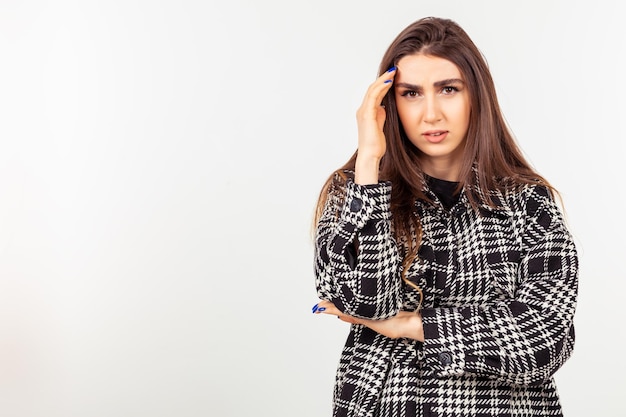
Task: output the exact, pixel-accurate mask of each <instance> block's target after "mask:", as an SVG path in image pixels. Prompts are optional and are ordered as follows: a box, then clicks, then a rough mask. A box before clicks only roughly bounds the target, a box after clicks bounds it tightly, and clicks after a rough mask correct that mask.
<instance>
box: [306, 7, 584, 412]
mask: <svg viewBox="0 0 626 417" xmlns="http://www.w3.org/2000/svg"><path fill="white" fill-rule="evenodd" d="M357 122H358V150H357V152H355V154H354V155H353V156H352V158H351V159H350V160H349V161H348V162H347V163H346V164H345V165H344V166H343V167H341V168H340V169H339V170H338V171H337V172H335V173H333V175H331V176H330V178H329V179H328V181H327V182H326V184H325V186H324V187H323V189H322V191H321V193H320V200H319V202H318V209H317V216H316V262H315V274H316V285H317V292H318V295H319V297H320V299H321V300H322V301H320V302H319V303H318V304H317V305H315V306H314V307H313V312H314V313H315V314H329V315H334V316H338V317H339V318H340V319H342V320H343V321H346V322H349V323H351V324H352V326H351V329H350V334H349V336H348V339H347V341H346V344H345V347H344V349H343V352H342V355H341V359H340V363H339V367H338V370H337V377H336V386H335V391H334V408H333V414H334V415H335V416H358V417H365V416H386V417H387V416H393V417H396V416H439V417H441V416H558V415H562V411H561V407H560V403H559V399H558V394H557V391H556V388H555V385H554V380H553V378H552V375H553V374H554V372H555V371H556V370H557V369H558V368H559V367H560V366H561V365H562V364H563V363H564V362H565V361H566V360H567V359H568V357H569V356H570V354H571V352H572V349H573V345H574V331H573V316H574V310H575V305H576V296H577V275H578V259H577V254H576V248H575V246H574V243H573V241H572V238H571V236H570V234H569V232H568V230H567V229H566V226H565V224H564V220H563V217H562V214H561V212H560V210H559V208H558V206H557V205H556V204H555V201H554V194H555V190H554V189H553V188H552V187H551V186H550V184H549V183H548V182H547V181H546V180H545V179H544V178H542V177H541V176H540V175H539V174H538V173H537V172H535V171H534V170H533V169H532V167H531V166H530V164H529V163H528V162H527V161H526V160H525V159H524V157H523V156H522V153H521V151H520V149H519V148H518V147H517V145H516V143H515V141H514V139H513V137H512V135H511V133H510V132H509V131H508V129H507V127H506V124H505V122H504V118H503V116H502V113H501V111H500V108H499V105H498V101H497V98H496V93H495V88H494V84H493V80H492V78H491V75H490V72H489V69H488V67H487V64H486V63H485V61H484V59H483V57H482V55H481V53H480V52H479V50H478V49H477V48H476V46H475V45H474V43H473V42H472V41H471V40H470V38H469V37H468V35H467V34H466V33H465V32H464V31H463V29H461V28H460V27H459V26H458V25H457V24H456V23H455V22H452V21H450V20H445V19H439V18H425V19H422V20H419V21H417V22H415V23H413V24H411V25H410V26H409V27H407V28H406V29H405V30H404V31H403V32H402V33H400V34H399V35H398V37H397V38H396V39H395V40H394V41H393V42H392V44H391V45H390V47H389V49H388V50H387V52H386V53H385V56H384V57H383V60H382V63H381V66H380V76H379V78H378V79H377V80H376V81H375V82H374V83H373V84H372V85H371V86H370V87H369V89H368V91H367V93H366V95H365V98H364V100H363V102H362V105H361V107H360V108H359V110H358V112H357Z"/></svg>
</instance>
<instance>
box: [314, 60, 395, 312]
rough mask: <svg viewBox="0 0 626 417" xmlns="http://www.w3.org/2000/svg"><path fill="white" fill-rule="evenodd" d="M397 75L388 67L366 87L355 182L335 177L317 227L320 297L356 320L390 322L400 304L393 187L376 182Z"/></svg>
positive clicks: (360, 112) (359, 129) (316, 273)
mask: <svg viewBox="0 0 626 417" xmlns="http://www.w3.org/2000/svg"><path fill="white" fill-rule="evenodd" d="M395 72H396V71H395V68H392V69H390V70H389V71H387V72H386V73H384V74H383V75H381V76H380V77H378V79H376V81H375V82H374V83H372V85H370V87H369V88H368V90H367V93H366V95H365V97H364V99H363V102H362V104H361V106H360V107H359V109H358V111H357V114H356V116H357V127H358V137H359V138H358V139H359V145H358V152H357V158H356V163H355V172H354V179H351V178H349V179H347V181H345V182H344V181H340V180H339V179H338V178H337V177H335V178H334V180H333V181H334V182H333V184H332V185H331V187H329V195H328V198H327V200H326V205H325V207H324V211H323V214H322V216H321V218H320V220H319V222H318V225H317V233H316V245H315V247H316V256H315V276H316V285H317V291H318V295H319V297H320V298H321V299H322V300H327V301H330V302H332V303H333V304H334V305H335V306H336V307H337V308H338V309H339V310H341V311H342V312H343V313H345V314H348V315H350V316H354V317H360V318H368V319H385V318H389V317H392V316H394V315H396V314H397V313H398V311H399V308H400V305H401V297H400V278H399V272H398V270H399V256H398V248H397V246H396V243H395V241H394V239H393V237H392V234H391V215H390V199H391V184H390V183H379V181H378V170H379V163H380V160H381V158H382V157H383V155H384V154H385V151H386V140H385V135H384V133H383V126H384V124H385V118H386V114H385V109H384V108H383V107H381V102H382V100H383V97H384V96H385V94H387V92H388V91H389V88H390V87H391V84H392V82H393V78H394V75H395Z"/></svg>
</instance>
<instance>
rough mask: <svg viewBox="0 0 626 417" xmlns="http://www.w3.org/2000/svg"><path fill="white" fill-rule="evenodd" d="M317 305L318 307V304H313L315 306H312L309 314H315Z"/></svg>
mask: <svg viewBox="0 0 626 417" xmlns="http://www.w3.org/2000/svg"><path fill="white" fill-rule="evenodd" d="M318 305H319V304H315V305H314V306H313V309H312V311H311V313H315V312H316V311H317V306H318Z"/></svg>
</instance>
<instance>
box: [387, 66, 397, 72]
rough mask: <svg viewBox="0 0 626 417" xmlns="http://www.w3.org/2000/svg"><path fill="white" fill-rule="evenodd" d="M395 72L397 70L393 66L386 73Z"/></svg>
mask: <svg viewBox="0 0 626 417" xmlns="http://www.w3.org/2000/svg"><path fill="white" fill-rule="evenodd" d="M395 70H397V68H396V67H395V65H394V66H393V67H391V68H389V69H388V70H387V72H394V71H395Z"/></svg>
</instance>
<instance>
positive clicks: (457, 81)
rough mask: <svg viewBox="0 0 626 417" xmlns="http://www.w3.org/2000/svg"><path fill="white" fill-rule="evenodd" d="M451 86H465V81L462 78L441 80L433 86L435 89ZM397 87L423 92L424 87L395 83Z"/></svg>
mask: <svg viewBox="0 0 626 417" xmlns="http://www.w3.org/2000/svg"><path fill="white" fill-rule="evenodd" d="M450 84H464V82H463V80H462V79H460V78H448V79H446V80H441V81H435V82H434V83H433V86H435V87H445V86H446V85H450ZM395 86H396V87H402V88H408V89H411V90H421V89H422V86H421V85H416V84H410V83H402V82H400V83H395Z"/></svg>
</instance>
